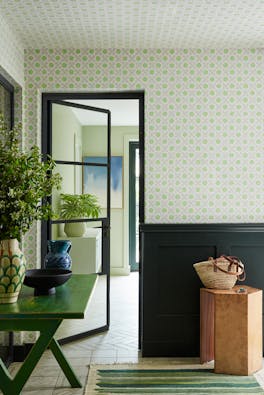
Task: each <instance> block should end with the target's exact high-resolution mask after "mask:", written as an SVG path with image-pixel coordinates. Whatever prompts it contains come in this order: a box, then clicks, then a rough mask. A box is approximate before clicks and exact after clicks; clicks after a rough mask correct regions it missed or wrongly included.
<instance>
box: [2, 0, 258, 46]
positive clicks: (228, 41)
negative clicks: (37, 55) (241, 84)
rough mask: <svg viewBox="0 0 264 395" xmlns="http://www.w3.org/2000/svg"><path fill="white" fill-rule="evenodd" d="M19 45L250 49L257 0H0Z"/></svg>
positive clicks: (255, 39) (254, 39)
mask: <svg viewBox="0 0 264 395" xmlns="http://www.w3.org/2000/svg"><path fill="white" fill-rule="evenodd" d="M0 13H1V14H2V16H3V17H4V19H5V21H6V22H7V23H8V24H9V26H10V27H11V28H12V30H13V31H14V33H15V34H16V35H17V37H18V38H19V39H20V40H21V41H22V43H23V46H24V48H42V47H46V48H87V47H88V48H197V47H200V48H250V47H255V48H258V47H262V46H263V45H264V1H263V0H0Z"/></svg>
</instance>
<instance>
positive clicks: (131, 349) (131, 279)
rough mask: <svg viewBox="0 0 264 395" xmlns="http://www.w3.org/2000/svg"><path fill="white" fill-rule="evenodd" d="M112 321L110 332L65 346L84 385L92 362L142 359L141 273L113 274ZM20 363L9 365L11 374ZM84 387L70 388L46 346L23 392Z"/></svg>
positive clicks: (64, 393) (63, 394)
mask: <svg viewBox="0 0 264 395" xmlns="http://www.w3.org/2000/svg"><path fill="white" fill-rule="evenodd" d="M110 293H111V298H110V300H111V314H110V317H111V322H110V329H109V331H108V332H105V333H103V334H98V335H95V336H92V337H90V338H87V339H85V340H79V341H75V342H73V343H70V344H67V345H64V346H63V352H64V354H65V355H66V356H67V358H68V359H69V361H70V363H71V365H72V366H73V368H74V370H75V372H76V374H77V375H78V377H79V378H80V380H81V382H82V383H83V385H84V384H85V381H86V378H87V372H88V368H87V366H88V365H89V364H90V363H93V364H101V363H102V364H112V363H123V362H138V361H140V360H142V358H141V357H140V352H139V351H138V273H131V274H130V275H129V276H122V277H121V276H120V277H117V276H113V277H111V290H110ZM19 366H20V364H19V363H14V364H12V365H11V367H10V369H9V370H10V372H11V374H14V373H15V372H16V371H17V369H19ZM82 393H83V388H81V389H74V388H70V386H69V384H68V382H67V380H66V379H65V377H64V374H63V372H62V371H61V369H60V368H59V366H58V364H57V361H56V360H55V358H54V357H53V355H52V354H51V352H50V351H49V350H47V351H46V352H45V353H44V355H43V356H42V358H41V360H40V361H39V363H38V365H37V367H36V368H35V370H34V371H33V373H32V376H31V378H30V379H29V381H28V383H27V385H26V386H25V388H24V390H23V391H22V395H34V394H38V395H51V394H52V395H69V394H73V395H74V394H75V395H80V394H82Z"/></svg>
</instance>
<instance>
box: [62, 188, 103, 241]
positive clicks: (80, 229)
mask: <svg viewBox="0 0 264 395" xmlns="http://www.w3.org/2000/svg"><path fill="white" fill-rule="evenodd" d="M60 196H61V205H60V217H61V218H62V219H79V218H98V216H99V214H100V212H101V207H100V206H99V204H98V199H97V197H96V196H95V195H92V194H90V193H84V194H82V195H72V194H68V193H62V194H61V195H60ZM85 230H86V226H85V223H84V222H72V223H71V222H68V223H66V224H65V226H64V232H65V233H66V235H67V236H68V237H69V236H73V237H81V236H83V235H84V233H85Z"/></svg>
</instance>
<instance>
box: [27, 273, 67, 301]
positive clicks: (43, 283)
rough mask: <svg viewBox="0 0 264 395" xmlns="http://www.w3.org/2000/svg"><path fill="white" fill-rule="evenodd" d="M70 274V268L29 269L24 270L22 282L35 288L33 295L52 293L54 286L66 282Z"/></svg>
mask: <svg viewBox="0 0 264 395" xmlns="http://www.w3.org/2000/svg"><path fill="white" fill-rule="evenodd" d="M71 275H72V272H71V270H65V269H31V270H26V275H25V279H24V284H25V285H27V286H28V287H32V288H35V291H34V295H35V296H37V295H53V294H54V293H55V292H56V290H55V287H58V286H59V285H62V284H64V283H66V281H68V280H69V278H70V277H71Z"/></svg>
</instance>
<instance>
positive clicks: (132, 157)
mask: <svg viewBox="0 0 264 395" xmlns="http://www.w3.org/2000/svg"><path fill="white" fill-rule="evenodd" d="M137 149H139V142H138V141H129V199H128V206H129V221H128V223H129V227H128V233H129V237H128V239H129V266H130V269H132V266H134V267H133V269H134V270H133V271H138V262H137V261H136V255H137V254H136V171H135V165H136V150H137Z"/></svg>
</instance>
